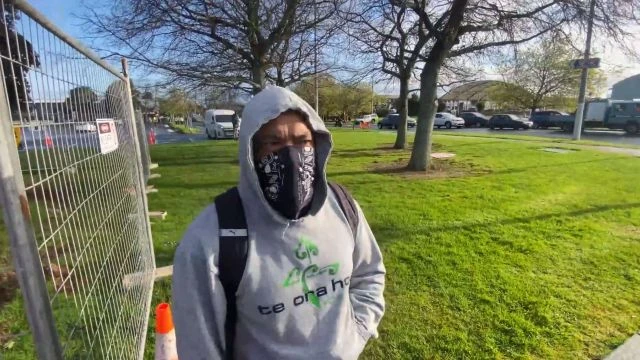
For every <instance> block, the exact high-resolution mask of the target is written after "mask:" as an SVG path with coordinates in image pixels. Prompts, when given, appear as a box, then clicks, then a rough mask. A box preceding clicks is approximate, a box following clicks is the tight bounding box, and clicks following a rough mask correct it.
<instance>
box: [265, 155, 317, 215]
mask: <svg viewBox="0 0 640 360" xmlns="http://www.w3.org/2000/svg"><path fill="white" fill-rule="evenodd" d="M315 168H316V157H315V152H314V150H313V148H312V147H305V148H299V147H295V146H287V147H284V148H282V149H280V150H278V151H276V152H273V153H271V154H268V155H266V156H265V157H263V158H262V159H260V160H258V164H257V168H256V172H257V173H258V180H259V182H260V188H262V192H263V193H264V197H265V198H266V199H267V201H268V202H269V204H270V205H271V207H272V208H274V209H275V210H276V211H278V212H279V213H280V214H282V215H283V216H284V217H286V218H288V219H298V218H300V217H302V216H304V215H306V213H307V211H308V209H309V205H310V204H311V200H312V199H313V184H314V176H315Z"/></svg>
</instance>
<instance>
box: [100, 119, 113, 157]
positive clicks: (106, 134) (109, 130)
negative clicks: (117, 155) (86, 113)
mask: <svg viewBox="0 0 640 360" xmlns="http://www.w3.org/2000/svg"><path fill="white" fill-rule="evenodd" d="M96 125H97V126H98V138H99V140H100V152H101V153H102V154H107V153H110V152H112V151H114V150H116V149H117V148H118V133H117V132H116V124H115V122H114V121H113V119H97V120H96Z"/></svg>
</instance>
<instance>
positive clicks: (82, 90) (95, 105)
mask: <svg viewBox="0 0 640 360" xmlns="http://www.w3.org/2000/svg"><path fill="white" fill-rule="evenodd" d="M98 100H99V99H98V95H96V93H95V92H94V91H93V90H92V89H91V88H90V87H88V86H79V87H76V88H73V89H71V90H70V91H69V96H68V97H67V98H66V99H65V107H66V108H67V109H68V110H69V111H70V112H71V113H72V114H74V116H73V118H74V119H75V121H93V120H95V119H96V117H97V116H98V111H101V110H103V108H102V107H101V103H100V102H99V101H98Z"/></svg>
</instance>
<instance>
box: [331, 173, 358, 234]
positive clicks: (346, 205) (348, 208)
mask: <svg viewBox="0 0 640 360" xmlns="http://www.w3.org/2000/svg"><path fill="white" fill-rule="evenodd" d="M329 187H330V188H331V190H332V191H333V193H334V194H335V195H336V197H337V198H338V203H339V204H340V209H342V212H343V213H344V215H345V216H346V217H347V221H348V222H349V227H350V228H351V232H352V233H353V238H354V239H355V237H356V234H357V233H358V223H359V222H360V218H359V217H358V207H357V206H356V203H355V201H354V200H353V196H351V194H350V193H349V191H347V189H345V187H344V186H342V185H340V184H336V183H334V182H329Z"/></svg>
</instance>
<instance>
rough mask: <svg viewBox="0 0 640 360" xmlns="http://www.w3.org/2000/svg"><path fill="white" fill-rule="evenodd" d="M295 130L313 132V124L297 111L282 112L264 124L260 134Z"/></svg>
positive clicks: (297, 132) (294, 131)
mask: <svg viewBox="0 0 640 360" xmlns="http://www.w3.org/2000/svg"><path fill="white" fill-rule="evenodd" d="M286 132H293V133H295V134H300V133H302V134H304V133H308V132H312V128H311V126H310V125H309V124H308V122H307V121H306V119H305V118H304V117H303V116H302V115H300V114H298V113H295V112H290V113H283V114H280V115H279V116H278V117H277V118H275V119H272V120H269V121H268V122H267V123H265V124H264V125H262V127H261V128H260V130H259V131H258V133H259V134H265V135H266V134H280V133H286Z"/></svg>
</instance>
